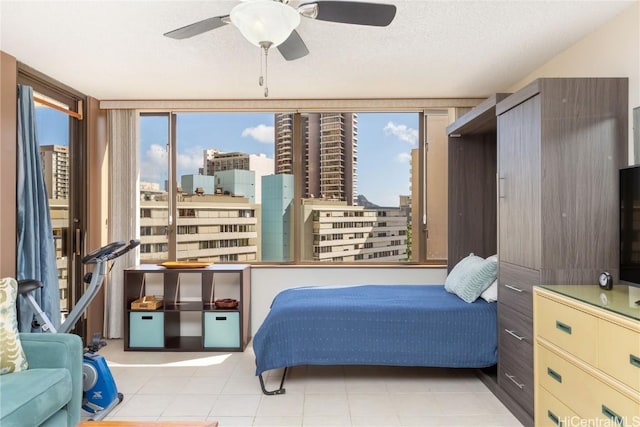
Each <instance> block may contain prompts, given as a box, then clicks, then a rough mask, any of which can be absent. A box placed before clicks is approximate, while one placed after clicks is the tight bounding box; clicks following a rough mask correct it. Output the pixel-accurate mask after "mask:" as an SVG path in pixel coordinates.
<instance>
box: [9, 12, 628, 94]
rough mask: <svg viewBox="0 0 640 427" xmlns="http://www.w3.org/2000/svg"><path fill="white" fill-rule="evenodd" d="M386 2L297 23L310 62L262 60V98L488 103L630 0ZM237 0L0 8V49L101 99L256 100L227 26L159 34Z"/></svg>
mask: <svg viewBox="0 0 640 427" xmlns="http://www.w3.org/2000/svg"><path fill="white" fill-rule="evenodd" d="M369 1H377V0H369ZM635 1H637V0H635ZM377 2H379V1H377ZM386 2H387V3H393V4H395V5H396V6H397V8H398V11H397V15H396V19H395V20H394V22H393V23H392V24H391V25H390V26H389V27H386V28H379V27H362V26H355V25H345V24H336V23H329V22H322V21H314V20H310V19H306V18H303V19H302V23H301V24H300V26H299V27H298V32H299V33H300V35H301V36H302V38H303V39H304V41H305V43H306V44H307V47H308V48H309V51H310V54H309V55H308V56H306V57H304V58H302V59H299V60H296V61H290V62H287V61H285V60H284V59H283V58H282V57H281V56H280V54H279V53H278V52H277V51H276V50H272V51H271V53H270V55H269V68H268V71H269V74H268V78H269V91H270V92H269V93H270V97H271V98H294V99H318V98H319V99H323V98H395V97H409V98H414V97H416V98H419V97H447V98H450V97H486V96H488V95H490V94H491V93H494V92H496V91H503V90H505V89H506V88H508V87H509V86H510V85H512V84H514V83H515V82H517V81H518V80H520V79H522V78H523V77H525V76H526V75H527V74H528V73H529V72H531V71H532V70H534V69H535V68H537V67H539V66H540V65H542V64H544V63H545V62H547V61H548V60H549V59H551V58H553V57H554V56H555V55H557V54H558V53H560V52H562V51H563V50H564V49H566V48H568V47H570V46H571V45H573V44H574V43H575V42H577V41H578V40H580V39H581V38H583V37H584V36H585V35H587V34H589V33H590V32H592V31H593V30H595V29H596V28H597V27H599V26H600V25H602V24H604V23H605V22H607V21H608V20H610V19H612V18H613V17H614V16H616V15H617V14H619V13H621V12H622V11H623V10H624V9H625V8H627V7H630V6H632V3H633V0H629V1H616V0H605V1H587V0H580V1H558V0H554V1H514V0H510V1H432V0H389V1H386ZM237 3H238V2H237V1H230V0H211V1H187V0H183V1H164V0H161V1H150V0H140V1H69V0H65V1H56V0H49V1H25V0H20V1H8V0H1V1H0V20H1V26H0V28H1V33H0V47H1V49H2V50H3V51H5V52H7V53H9V54H10V55H13V56H15V57H16V58H17V59H18V60H19V61H21V62H23V63H25V64H27V65H29V66H30V67H32V68H35V69H36V70H38V71H41V72H43V73H45V74H47V75H48V76H50V77H52V78H54V79H56V80H59V81H61V82H62V83H64V84H66V85H68V86H70V87H73V88H74V89H77V90H78V91H80V92H83V93H85V94H87V95H91V96H94V97H96V98H98V99H103V100H109V99H259V98H261V97H262V90H261V89H260V88H259V86H258V84H257V82H258V76H259V75H260V51H259V49H258V48H257V47H254V46H253V45H251V44H250V43H249V42H247V41H246V40H245V39H243V37H242V36H241V35H240V32H239V31H238V30H237V29H236V28H234V27H233V26H231V25H227V26H225V27H222V28H218V29H216V30H214V31H210V32H207V33H205V34H202V35H199V36H196V37H193V38H190V39H185V40H173V39H169V38H167V37H164V36H163V35H162V34H163V33H165V32H167V31H170V30H173V29H175V28H177V27H181V26H184V25H187V24H190V23H192V22H195V21H199V20H202V19H205V18H209V17H212V16H218V15H225V14H228V13H229V11H230V10H231V8H233V6H234V5H236V4H237ZM290 3H291V4H292V5H294V6H296V5H298V4H299V2H298V1H293V0H292V1H291V2H290Z"/></svg>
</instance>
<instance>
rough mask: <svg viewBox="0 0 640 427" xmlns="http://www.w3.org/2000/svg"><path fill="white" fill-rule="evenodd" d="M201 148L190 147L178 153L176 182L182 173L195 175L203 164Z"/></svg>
mask: <svg viewBox="0 0 640 427" xmlns="http://www.w3.org/2000/svg"><path fill="white" fill-rule="evenodd" d="M202 152H203V150H202V149H199V148H198V147H194V148H192V149H190V150H189V151H188V152H186V153H178V159H177V161H176V163H177V167H178V182H179V181H180V176H182V175H197V174H198V170H199V169H200V168H201V167H202V166H203V165H202V163H203V161H204V155H203V154H202Z"/></svg>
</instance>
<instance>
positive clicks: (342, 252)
mask: <svg viewBox="0 0 640 427" xmlns="http://www.w3.org/2000/svg"><path fill="white" fill-rule="evenodd" d="M302 216H303V223H304V228H303V232H302V238H303V244H302V256H303V259H305V260H313V261H331V262H342V261H406V260H407V217H406V215H405V213H404V212H403V211H402V210H401V209H399V208H375V209H367V208H364V207H363V206H348V205H347V203H346V202H337V201H333V200H318V199H305V200H303V204H302Z"/></svg>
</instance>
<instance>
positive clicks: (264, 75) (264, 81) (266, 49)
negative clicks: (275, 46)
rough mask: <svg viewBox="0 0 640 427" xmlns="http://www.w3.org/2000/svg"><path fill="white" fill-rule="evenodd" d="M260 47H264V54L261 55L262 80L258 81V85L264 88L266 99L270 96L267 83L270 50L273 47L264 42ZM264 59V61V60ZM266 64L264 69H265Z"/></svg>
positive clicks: (269, 43)
mask: <svg viewBox="0 0 640 427" xmlns="http://www.w3.org/2000/svg"><path fill="white" fill-rule="evenodd" d="M260 47H262V49H261V50H262V52H261V55H260V79H258V84H259V85H260V86H264V97H265V98H266V97H268V96H269V86H268V83H267V78H268V59H269V48H270V47H271V42H262V43H260ZM263 58H264V61H263V60H262V59H263ZM263 62H264V68H263Z"/></svg>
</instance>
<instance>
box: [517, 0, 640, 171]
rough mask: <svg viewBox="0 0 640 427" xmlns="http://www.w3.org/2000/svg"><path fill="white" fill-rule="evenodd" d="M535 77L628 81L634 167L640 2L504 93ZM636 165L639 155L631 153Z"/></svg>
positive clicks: (639, 85)
mask: <svg viewBox="0 0 640 427" xmlns="http://www.w3.org/2000/svg"><path fill="white" fill-rule="evenodd" d="M539 77H628V78H629V162H630V164H632V163H634V160H633V159H634V153H633V151H634V149H633V129H632V127H633V120H632V117H633V108H634V107H638V106H640V2H637V1H636V2H634V4H633V5H632V6H631V7H629V8H628V9H627V10H625V11H624V12H622V13H621V14H620V15H618V16H617V17H615V18H614V19H612V20H611V21H609V22H608V23H606V24H605V25H603V26H602V27H600V28H598V29H597V30H596V31H594V32H593V33H591V34H590V35H588V36H587V37H585V38H583V39H581V40H580V41H578V42H577V43H576V44H575V45H573V46H572V47H570V48H569V49H567V50H565V51H564V52H562V53H560V54H559V55H557V56H556V57H554V58H553V59H551V60H550V61H549V62H547V63H546V64H544V65H542V66H541V67H540V68H538V69H537V70H534V71H533V72H531V73H530V74H529V75H527V76H526V77H525V78H524V79H522V80H521V81H519V82H518V83H516V84H515V85H513V86H512V87H511V88H509V90H507V92H515V91H516V90H518V89H520V88H521V87H523V86H525V85H526V84H528V83H530V82H531V81H532V80H535V79H536V78H539ZM635 163H640V153H635Z"/></svg>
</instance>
